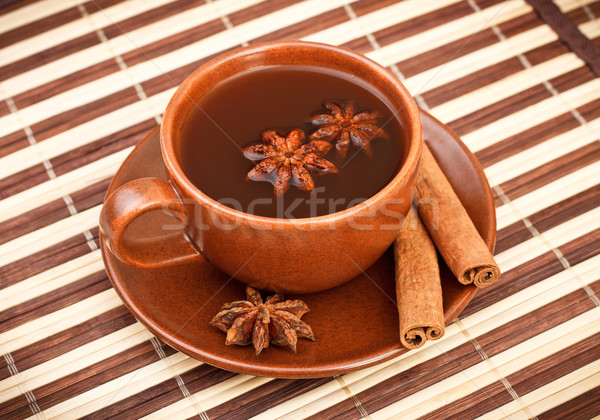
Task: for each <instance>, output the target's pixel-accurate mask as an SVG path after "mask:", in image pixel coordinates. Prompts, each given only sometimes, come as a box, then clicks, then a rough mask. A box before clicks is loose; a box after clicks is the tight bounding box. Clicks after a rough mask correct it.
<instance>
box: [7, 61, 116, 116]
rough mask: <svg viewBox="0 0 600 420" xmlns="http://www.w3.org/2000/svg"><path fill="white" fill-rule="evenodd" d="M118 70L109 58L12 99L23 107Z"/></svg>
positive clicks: (20, 107) (114, 62)
mask: <svg viewBox="0 0 600 420" xmlns="http://www.w3.org/2000/svg"><path fill="white" fill-rule="evenodd" d="M118 71H120V69H119V66H118V65H117V63H116V61H115V60H114V59H112V58H110V59H108V60H104V61H101V62H100V63H97V64H94V65H92V66H90V67H86V68H84V69H82V70H78V71H76V72H73V73H71V74H68V75H66V76H64V77H60V78H58V79H55V80H53V81H51V82H48V83H46V84H43V85H41V86H37V87H34V88H33V89H30V90H27V91H25V92H23V93H20V94H18V95H16V96H15V97H14V98H13V100H14V101H15V104H16V105H17V108H18V109H23V108H26V107H28V106H30V105H34V104H36V103H38V102H41V101H44V100H46V99H49V98H52V97H54V96H56V95H58V94H60V93H63V92H66V91H67V90H70V89H73V88H76V87H77V86H80V85H83V84H86V83H89V82H92V81H94V80H96V79H100V78H101V77H104V76H107V75H109V74H111V73H116V72H118Z"/></svg>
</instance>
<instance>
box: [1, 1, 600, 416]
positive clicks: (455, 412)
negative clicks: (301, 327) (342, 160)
mask: <svg viewBox="0 0 600 420" xmlns="http://www.w3.org/2000/svg"><path fill="white" fill-rule="evenodd" d="M7 3H8V4H7V5H6V6H5V7H4V8H2V9H0V47H1V48H2V49H1V50H0V79H1V83H0V96H1V97H0V100H1V101H0V138H1V140H0V266H1V267H0V287H1V289H0V354H1V355H2V357H1V358H0V417H2V418H27V417H32V418H33V417H36V418H69V419H71V418H78V417H90V418H91V417H93V418H108V417H118V418H120V419H121V418H124V419H127V418H138V417H143V416H149V417H152V418H192V417H196V416H199V417H201V418H203V419H208V418H249V417H253V418H262V419H272V418H279V417H285V418H304V417H310V416H314V417H316V418H330V417H342V418H360V417H366V418H388V417H396V418H402V419H405V418H416V417H420V416H425V417H426V418H448V417H453V418H461V419H463V418H474V417H478V416H482V417H483V418H489V419H492V418H505V417H510V416H512V417H514V418H524V419H525V418H539V419H542V418H544V419H546V418H570V419H573V418H591V417H593V416H595V415H598V414H600V360H599V356H600V340H599V339H600V308H599V306H600V300H599V295H598V292H599V291H600V255H599V251H600V246H599V245H600V143H599V139H600V79H599V78H598V77H596V76H595V75H594V73H593V71H592V70H591V67H590V66H588V65H587V64H586V62H585V61H584V60H591V59H590V57H592V59H593V57H594V55H593V54H592V55H591V56H587V57H586V56H583V55H581V54H580V55H578V54H576V53H575V52H573V51H575V49H574V48H573V47H572V44H569V42H568V40H564V39H563V37H562V36H561V40H559V32H560V30H559V29H557V27H556V26H555V24H554V23H552V22H551V21H550V20H549V19H548V16H547V15H546V16H544V14H543V13H541V14H540V15H538V14H536V12H535V10H534V9H533V7H532V5H534V6H536V7H539V3H540V2H535V1H531V4H529V3H527V2H525V1H524V0H509V1H499V0H464V1H459V0H438V1H428V0H409V1H404V2H396V1H387V0H383V1H372V0H357V1H351V0H348V1H344V0H328V1H323V0H306V1H291V0H271V1H268V0H267V1H261V0H222V1H209V0H208V1H206V2H201V1H191V0H89V1H88V0H38V1H32V0H24V1H20V2H14V3H13V2H7ZM555 3H556V5H557V6H558V7H557V8H556V10H555V11H554V12H553V13H559V14H560V15H558V17H559V18H560V19H563V22H565V21H567V22H570V23H571V24H572V27H571V31H570V32H569V33H571V34H573V33H575V32H573V31H572V29H573V28H576V29H578V30H579V33H580V35H581V37H583V38H586V40H589V45H592V46H593V45H595V46H596V48H597V47H598V46H599V45H600V20H599V19H598V17H600V1H592V0H557V1H556V2H555ZM540 16H542V17H544V19H547V21H548V23H545V21H544V20H542V19H541V18H540ZM555 17H556V15H555ZM555 20H556V19H555ZM550 24H552V26H551V25H550ZM298 38H302V39H307V40H314V41H322V42H328V43H331V44H336V45H343V46H346V47H349V48H351V49H353V50H355V51H359V52H361V53H365V54H366V55H367V56H369V57H371V58H373V59H374V60H376V61H378V62H379V63H381V64H383V65H384V66H387V67H388V68H390V70H391V71H392V72H394V74H396V75H397V76H398V77H399V78H400V79H402V80H403V81H404V83H405V84H406V86H407V87H408V88H409V90H410V91H411V92H412V93H413V94H414V95H415V96H416V98H417V100H418V102H419V105H420V106H421V107H423V108H425V109H427V110H429V111H430V112H431V113H432V114H433V115H434V116H436V117H437V118H438V119H440V120H441V121H443V122H445V123H447V124H448V125H449V126H450V127H451V128H452V129H454V130H455V131H456V132H457V133H458V134H459V135H460V136H461V137H462V139H463V141H464V142H465V143H466V144H467V145H468V147H469V148H471V150H473V151H474V152H475V153H476V155H477V157H478V158H479V160H480V162H481V164H482V165H483V167H484V168H485V172H486V175H487V176H488V179H489V181H490V185H491V186H492V188H493V192H494V194H495V200H496V206H497V208H496V210H497V217H498V242H497V246H496V258H497V261H498V263H499V264H500V267H501V269H502V271H503V273H504V274H503V276H502V279H501V281H500V282H499V283H497V284H495V285H494V286H492V287H490V288H488V289H484V290H481V291H479V292H478V293H477V295H476V296H475V298H474V300H473V301H472V302H471V304H469V306H468V307H467V308H466V310H465V311H464V312H463V313H462V314H461V315H460V317H459V318H457V319H456V320H455V321H454V323H453V324H451V325H450V326H449V327H448V328H447V331H446V335H445V337H444V338H443V339H442V340H439V341H438V342H434V343H433V344H431V343H430V344H428V345H426V346H425V347H424V348H422V349H420V350H418V351H411V352H409V353H406V354H404V355H402V356H400V357H398V358H396V359H393V360H390V361H387V362H385V363H382V364H380V365H377V366H374V367H371V368H368V369H365V370H361V371H358V372H354V373H350V374H347V375H343V376H339V377H334V378H323V379H314V380H281V379H271V378H260V377H250V376H245V375H236V374H233V373H230V372H226V371H222V370H219V369H217V368H213V367H211V366H209V365H206V364H202V363H201V362H199V361H196V360H194V359H191V358H189V357H187V356H185V355H183V354H181V353H179V352H176V351H175V350H172V349H171V348H169V347H168V346H166V345H164V344H163V343H161V342H160V341H159V340H158V339H156V338H155V337H153V336H152V335H151V334H150V333H149V332H148V331H147V330H146V329H145V328H144V327H143V326H142V325H141V324H140V323H138V322H137V321H136V320H135V319H134V318H133V317H132V316H131V315H130V314H129V313H128V312H127V310H126V309H125V308H124V307H123V305H122V304H121V301H120V300H119V298H118V297H117V295H116V293H115V292H114V291H113V290H112V288H111V286H110V282H109V281H108V279H107V277H106V274H105V272H104V269H103V265H102V260H101V257H100V251H99V250H98V227H97V224H98V215H99V210H100V206H101V203H102V200H103V196H104V193H105V191H106V188H107V186H108V182H109V180H110V178H111V177H112V175H113V174H114V173H115V171H116V170H117V169H118V167H119V166H120V164H121V163H122V162H123V160H124V159H125V157H126V156H127V154H128V153H129V152H130V151H131V150H132V147H133V146H134V145H135V144H136V143H137V142H138V141H139V140H141V139H142V138H143V137H144V135H145V134H146V133H147V132H148V131H149V130H150V129H151V128H153V127H155V126H156V124H157V123H158V122H160V118H161V113H162V111H163V110H164V107H165V105H166V102H167V101H168V99H169V97H170V96H171V95H172V93H173V91H174V88H175V85H176V84H178V83H180V82H181V81H182V80H183V79H184V78H185V76H187V75H188V74H189V73H190V72H191V71H192V70H193V69H195V68H196V67H198V66H199V65H201V64H202V63H203V62H205V61H207V60H208V59H210V58H211V57H214V56H215V55H217V54H220V53H222V52H223V51H226V50H229V49H231V48H235V47H238V46H240V45H247V44H249V43H254V42H258V41H265V40H274V39H298ZM563 41H565V42H566V43H565V42H563ZM578 42H581V38H579V41H578ZM589 45H588V44H586V46H587V47H588V48H589ZM596 51H597V50H596ZM592 52H593V50H592Z"/></svg>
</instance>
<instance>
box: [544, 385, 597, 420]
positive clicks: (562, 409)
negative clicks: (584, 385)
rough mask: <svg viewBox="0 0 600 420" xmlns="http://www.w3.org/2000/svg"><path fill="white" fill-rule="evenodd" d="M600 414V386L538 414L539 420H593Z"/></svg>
mask: <svg viewBox="0 0 600 420" xmlns="http://www.w3.org/2000/svg"><path fill="white" fill-rule="evenodd" d="M599 414H600V386H598V387H596V388H594V389H592V390H590V391H588V392H585V393H583V394H581V395H578V396H577V397H575V398H573V399H571V400H569V401H567V402H566V403H563V404H560V405H557V406H556V407H554V408H553V409H551V410H548V411H545V412H543V413H541V414H538V415H537V416H536V417H537V418H538V420H563V419H591V418H594V417H595V416H597V415H599Z"/></svg>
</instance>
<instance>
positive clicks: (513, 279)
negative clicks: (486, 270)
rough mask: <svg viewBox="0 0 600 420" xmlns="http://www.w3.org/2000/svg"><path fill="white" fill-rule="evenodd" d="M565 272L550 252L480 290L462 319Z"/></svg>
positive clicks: (504, 274) (512, 270)
mask: <svg viewBox="0 0 600 420" xmlns="http://www.w3.org/2000/svg"><path fill="white" fill-rule="evenodd" d="M563 270H564V267H563V266H562V264H561V263H560V261H558V259H557V258H556V255H554V253H552V252H551V251H548V252H546V253H544V254H542V255H540V256H538V257H536V258H533V259H531V260H529V261H527V262H525V263H523V264H521V265H520V266H518V267H515V268H513V269H511V270H509V271H507V272H505V273H502V276H501V277H500V280H498V281H497V282H496V283H494V284H492V285H491V286H489V287H486V288H485V289H481V290H479V291H478V292H477V294H476V295H475V297H474V298H473V300H471V302H469V304H468V305H467V307H466V308H465V309H464V311H463V312H462V313H461V317H463V318H464V317H466V316H469V315H472V314H474V313H475V312H477V311H480V310H481V309H483V308H486V307H488V306H490V305H492V304H494V303H496V302H499V301H501V300H502V299H506V298H507V297H509V296H510V295H513V294H515V293H517V292H518V291H520V290H523V289H525V288H527V287H529V286H531V285H533V284H535V283H537V282H539V281H542V280H545V279H547V278H548V277H550V276H553V275H554V274H557V273H559V272H561V271H563Z"/></svg>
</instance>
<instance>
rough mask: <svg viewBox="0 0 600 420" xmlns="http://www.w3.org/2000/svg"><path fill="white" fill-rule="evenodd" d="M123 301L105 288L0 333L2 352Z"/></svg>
mask: <svg viewBox="0 0 600 420" xmlns="http://www.w3.org/2000/svg"><path fill="white" fill-rule="evenodd" d="M122 304H123V303H122V302H121V300H120V299H119V296H117V294H116V292H115V291H114V290H113V289H108V290H105V291H104V292H101V293H98V294H96V295H94V296H92V297H89V298H87V299H83V300H81V301H79V302H77V303H74V304H73V305H70V306H67V307H66V308H63V309H59V310H58V311H55V312H52V313H50V314H48V315H44V316H42V317H40V318H38V319H35V320H33V321H30V322H27V323H26V324H23V325H19V326H18V327H15V328H13V329H12V330H9V331H6V332H4V333H2V334H0V343H2V347H1V349H2V350H1V351H2V352H3V354H5V353H11V352H13V351H15V350H18V349H20V348H23V347H25V346H28V345H30V344H33V343H36V342H38V341H40V340H43V339H45V338H47V337H50V336H51V335H53V334H56V333H59V332H61V331H64V330H66V329H68V328H71V327H74V326H75V325H77V324H81V323H82V322H85V321H87V320H88V319H91V318H93V317H95V316H98V315H100V314H103V313H104V312H108V311H110V310H111V309H114V308H116V307H118V306H121V305H122Z"/></svg>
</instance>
